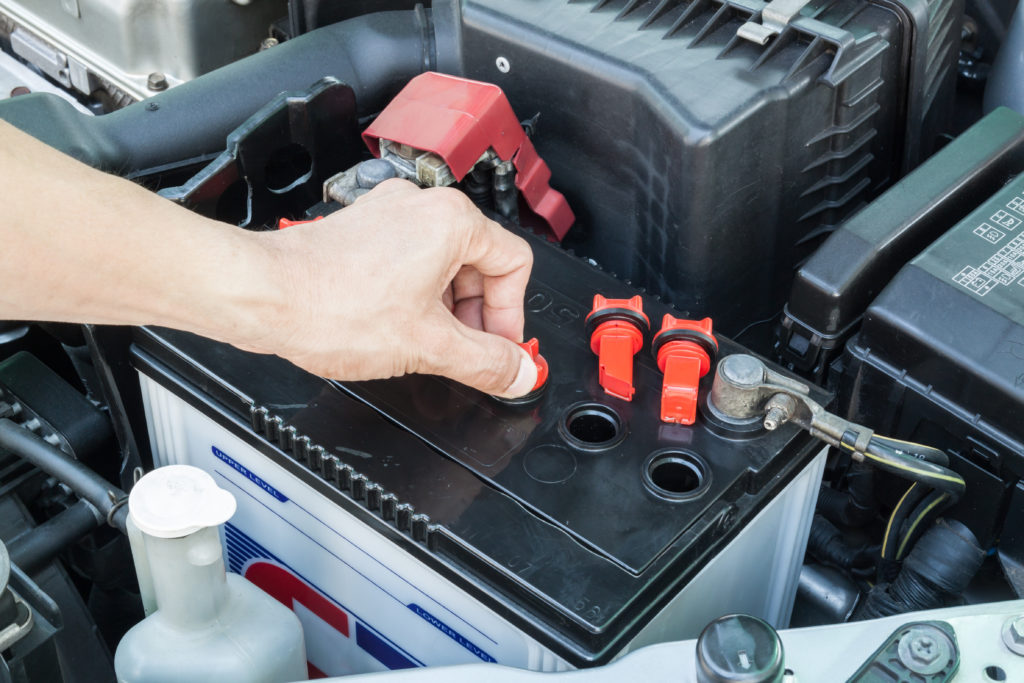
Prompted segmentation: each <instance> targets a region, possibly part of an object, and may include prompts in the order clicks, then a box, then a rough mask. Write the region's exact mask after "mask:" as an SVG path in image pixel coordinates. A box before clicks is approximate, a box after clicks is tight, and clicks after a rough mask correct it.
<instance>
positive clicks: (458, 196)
mask: <svg viewBox="0 0 1024 683" xmlns="http://www.w3.org/2000/svg"><path fill="white" fill-rule="evenodd" d="M426 194H427V195H428V196H429V197H430V198H431V201H435V202H437V204H438V205H439V206H442V207H444V208H445V209H447V210H449V211H466V210H467V209H469V208H471V207H472V206H473V203H472V202H471V201H470V200H469V197H467V196H466V195H465V194H464V193H462V192H461V191H459V190H457V189H455V188H454V187H432V188H429V189H428V190H427V191H426Z"/></svg>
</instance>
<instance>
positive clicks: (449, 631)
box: [406, 602, 498, 662]
mask: <svg viewBox="0 0 1024 683" xmlns="http://www.w3.org/2000/svg"><path fill="white" fill-rule="evenodd" d="M406 607H408V608H409V609H411V610H412V611H413V612H414V613H416V614H418V615H419V616H420V617H421V618H422V619H423V620H424V621H426V622H427V623H428V624H430V625H432V626H433V627H434V628H436V629H437V630H438V631H440V632H441V633H443V634H445V635H446V636H448V637H449V638H451V639H452V640H454V641H455V642H456V643H458V644H459V645H461V646H462V647H464V648H466V649H467V650H469V651H470V652H472V653H473V655H474V656H476V657H479V658H480V659H482V660H483V661H485V662H497V661H498V660H496V659H495V658H494V657H492V656H490V655H489V654H487V653H486V652H484V651H483V650H481V649H480V648H479V647H477V646H476V645H475V644H474V643H473V642H472V641H471V640H470V639H469V638H466V637H465V636H463V635H462V634H461V633H459V632H458V631H456V630H455V629H453V628H452V627H451V626H449V625H448V624H446V623H444V622H443V621H441V620H440V619H438V618H437V617H435V616H434V615H433V614H431V613H430V612H428V611H427V610H425V609H423V608H422V607H420V606H419V605H417V604H416V603H415V602H414V603H410V604H408V605H406Z"/></svg>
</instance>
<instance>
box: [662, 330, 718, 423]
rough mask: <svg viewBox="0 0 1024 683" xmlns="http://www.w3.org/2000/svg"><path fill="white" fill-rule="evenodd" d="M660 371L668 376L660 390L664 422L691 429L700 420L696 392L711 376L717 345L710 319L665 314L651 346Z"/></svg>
mask: <svg viewBox="0 0 1024 683" xmlns="http://www.w3.org/2000/svg"><path fill="white" fill-rule="evenodd" d="M651 350H652V352H653V353H654V358H655V359H656V360H657V361H658V369H659V370H661V371H662V372H663V373H664V374H665V379H664V382H663V383H662V386H661V420H662V422H674V423H676V424H684V425H692V424H693V423H694V422H695V421H696V419H697V388H698V386H699V384H700V378H701V377H703V376H704V375H706V374H708V371H709V370H711V364H712V363H713V362H714V359H715V356H717V355H718V342H717V341H716V340H715V337H714V334H712V329H711V318H704V319H703V320H684V319H681V318H675V317H673V316H671V315H668V314H666V315H665V317H664V318H663V319H662V321H661V330H659V331H658V334H656V335H655V336H654V340H653V341H652V342H651Z"/></svg>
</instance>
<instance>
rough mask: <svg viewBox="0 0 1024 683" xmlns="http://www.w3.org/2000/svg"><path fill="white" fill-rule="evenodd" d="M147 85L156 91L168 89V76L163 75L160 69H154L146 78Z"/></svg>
mask: <svg viewBox="0 0 1024 683" xmlns="http://www.w3.org/2000/svg"><path fill="white" fill-rule="evenodd" d="M146 87H147V88H149V89H150V90H153V91H155V92H159V91H161V90H167V76H165V75H163V74H162V73H160V72H159V71H154V72H153V73H151V74H149V78H147V79H146Z"/></svg>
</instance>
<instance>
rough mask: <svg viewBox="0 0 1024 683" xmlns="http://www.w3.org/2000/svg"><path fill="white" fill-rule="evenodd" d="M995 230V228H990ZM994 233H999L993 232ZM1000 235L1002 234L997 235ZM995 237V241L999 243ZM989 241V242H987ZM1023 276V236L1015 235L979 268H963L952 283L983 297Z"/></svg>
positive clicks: (998, 238)
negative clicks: (997, 287) (999, 286)
mask: <svg viewBox="0 0 1024 683" xmlns="http://www.w3.org/2000/svg"><path fill="white" fill-rule="evenodd" d="M992 230H995V228H992ZM995 232H999V231H998V230H995ZM999 234H1000V235H1002V233H999ZM986 239H988V238H986ZM1000 239H1002V238H1001V237H997V238H996V240H995V241H997V242H998V241H999V240H1000ZM989 241H991V240H989ZM1022 275H1024V234H1020V235H1017V236H1016V237H1014V238H1013V239H1012V240H1010V241H1009V242H1007V243H1006V244H1005V245H1004V246H1003V247H1002V248H1001V249H1000V250H999V251H997V252H996V253H994V254H992V255H991V256H989V257H988V259H986V260H985V262H984V263H982V264H981V265H979V266H964V267H963V269H961V270H960V272H959V273H957V274H956V275H954V276H953V282H955V283H957V284H958V285H960V286H961V287H963V288H965V289H968V290H970V291H972V292H974V293H975V294H977V295H978V296H985V295H986V294H988V293H989V292H991V291H992V290H993V289H994V288H995V287H996V286H997V285H1009V284H1013V282H1014V281H1015V280H1017V279H1018V278H1019V277H1021V276H1022Z"/></svg>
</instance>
